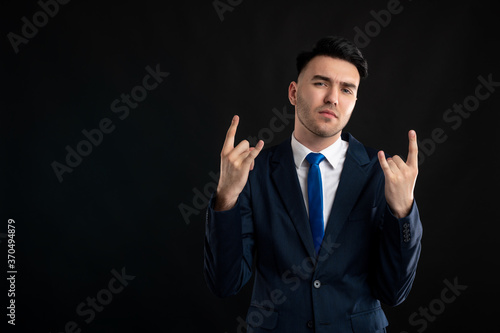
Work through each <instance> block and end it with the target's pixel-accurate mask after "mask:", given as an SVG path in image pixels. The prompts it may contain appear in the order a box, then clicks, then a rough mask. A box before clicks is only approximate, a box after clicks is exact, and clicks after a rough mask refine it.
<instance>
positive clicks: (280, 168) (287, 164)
mask: <svg viewBox="0 0 500 333" xmlns="http://www.w3.org/2000/svg"><path fill="white" fill-rule="evenodd" d="M290 140H291V137H289V139H288V140H285V141H284V142H283V143H281V144H280V145H279V146H278V147H277V148H276V151H275V154H274V156H273V157H272V160H271V163H272V166H271V167H272V168H273V170H272V174H271V178H272V179H273V182H274V185H275V186H276V188H277V189H278V192H279V194H280V197H281V200H282V201H283V204H284V205H285V208H286V210H287V211H288V215H289V216H290V219H291V220H292V222H293V224H294V226H295V229H296V230H297V233H298V234H299V236H300V238H301V240H302V243H303V245H304V247H305V249H306V251H307V253H308V256H309V257H312V258H314V257H315V256H316V253H315V252H316V251H315V250H314V243H313V238H312V234H311V228H310V226H309V218H308V217H307V211H306V207H305V204H304V198H303V197H302V191H301V189H300V184H299V179H298V177H297V170H296V169H295V162H294V160H293V152H292V146H291V144H290Z"/></svg>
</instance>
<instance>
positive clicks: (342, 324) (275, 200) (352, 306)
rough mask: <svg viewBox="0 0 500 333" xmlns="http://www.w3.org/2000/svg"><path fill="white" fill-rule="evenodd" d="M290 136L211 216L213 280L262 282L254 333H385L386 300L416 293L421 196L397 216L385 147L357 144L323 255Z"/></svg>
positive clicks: (229, 286) (226, 287)
mask: <svg viewBox="0 0 500 333" xmlns="http://www.w3.org/2000/svg"><path fill="white" fill-rule="evenodd" d="M290 139H291V137H290V138H289V139H287V140H285V141H284V142H283V143H281V144H279V145H277V146H274V147H270V148H267V149H264V150H263V151H261V153H260V154H259V156H258V157H257V158H256V160H255V167H254V169H253V170H252V171H251V172H250V174H249V179H248V182H247V184H246V186H245V188H244V190H243V191H242V193H241V194H240V195H239V198H238V201H237V203H236V206H235V207H233V208H232V209H230V210H227V211H221V212H218V211H214V210H213V205H214V200H215V194H213V195H212V197H211V199H210V202H209V206H208V209H207V216H206V234H205V270H204V272H205V279H206V281H207V284H208V286H209V288H210V289H211V290H212V292H213V293H215V294H216V295H218V296H221V297H225V296H229V295H234V294H236V293H237V292H238V291H239V290H240V289H241V288H242V287H243V286H244V285H245V284H246V283H247V282H248V280H249V279H250V277H251V275H252V268H255V282H254V287H253V294H252V299H251V302H250V306H249V310H248V313H247V318H246V322H247V323H248V325H249V327H248V331H249V332H271V331H272V332H287V333H289V332H329V333H333V332H342V333H346V332H385V327H386V326H387V325H388V322H387V319H386V317H385V315H384V312H383V310H382V309H381V305H380V302H383V303H385V304H388V305H390V306H395V305H397V304H399V303H401V302H402V301H403V300H404V299H405V298H406V297H407V295H408V293H409V291H410V288H411V285H412V283H413V280H414V277H415V273H416V269H417V262H418V258H419V255H420V247H421V245H420V240H421V236H422V225H421V222H420V218H419V213H418V209H417V206H416V203H415V202H414V203H413V206H412V209H411V212H410V214H409V215H408V216H407V217H404V218H401V219H397V218H396V217H394V215H393V214H392V213H391V211H390V208H389V207H388V205H387V203H386V200H385V196H384V184H385V179H384V174H383V172H382V169H381V168H380V164H379V162H378V158H377V151H376V150H373V149H370V148H367V147H365V146H363V145H362V144H361V143H360V142H358V141H357V140H356V139H355V138H354V137H353V136H351V135H350V134H348V133H343V134H342V139H343V140H347V141H348V142H349V148H348V150H347V156H346V159H345V162H344V167H343V171H342V174H341V177H340V182H339V186H338V189H337V193H336V196H335V200H334V203H333V207H332V212H331V215H330V217H329V220H328V224H327V227H326V230H325V236H324V239H323V243H322V245H321V248H320V251H319V254H318V255H316V253H315V251H314V244H313V239H312V234H311V230H310V227H309V219H308V216H307V212H306V208H305V204H304V199H303V197H302V192H301V190H300V185H299V181H298V177H297V172H296V169H295V164H294V160H293V153H292V148H291V144H290Z"/></svg>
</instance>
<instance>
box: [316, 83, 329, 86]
mask: <svg viewBox="0 0 500 333" xmlns="http://www.w3.org/2000/svg"><path fill="white" fill-rule="evenodd" d="M314 85H315V86H318V85H324V86H326V84H324V83H323V82H315V83H314Z"/></svg>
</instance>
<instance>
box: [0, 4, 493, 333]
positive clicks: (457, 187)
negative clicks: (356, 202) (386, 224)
mask: <svg viewBox="0 0 500 333" xmlns="http://www.w3.org/2000/svg"><path fill="white" fill-rule="evenodd" d="M61 1H62V0H61ZM62 2H64V1H62ZM44 3H45V2H44V0H42V1H41V4H44ZM47 3H48V5H44V6H45V7H46V8H47V11H48V12H49V14H50V15H49V14H44V12H41V13H40V11H42V10H43V9H42V5H41V4H40V3H37V2H36V1H34V0H33V1H23V2H21V1H13V0H7V1H4V2H3V3H2V5H1V7H2V8H1V10H0V13H1V14H0V15H1V26H2V30H1V31H2V39H1V40H2V41H1V73H0V74H1V77H2V89H1V99H0V100H1V102H0V103H1V104H0V106H1V126H2V127H1V131H0V135H1V136H2V140H1V158H0V160H1V164H0V166H1V174H2V178H1V180H2V183H1V185H2V191H1V196H2V197H1V203H2V204H1V214H0V215H1V220H0V232H1V234H0V241H2V243H1V244H0V248H1V251H2V254H1V255H0V257H1V258H4V259H2V263H1V267H2V268H1V271H2V273H1V276H8V274H7V273H6V272H7V271H8V270H9V268H8V267H7V258H6V257H7V251H8V247H7V245H8V243H7V241H8V239H9V238H8V237H6V234H7V225H8V219H13V220H14V221H15V226H16V229H15V232H16V233H15V242H16V243H15V245H16V247H15V251H16V252H15V260H16V262H15V265H16V266H15V268H16V270H17V274H16V283H15V285H16V287H15V289H16V295H15V301H16V326H15V327H13V326H11V325H8V327H9V329H10V331H16V332H17V331H18V332H27V331H35V330H36V332H64V331H65V329H66V331H68V332H70V331H75V332H77V331H78V329H81V332H200V331H205V332H220V333H224V332H228V333H229V332H238V331H239V332H242V330H241V328H238V325H239V322H238V318H244V317H245V313H246V309H247V306H248V303H249V297H250V292H251V284H249V285H247V286H246V287H245V288H244V289H243V290H242V292H241V293H240V294H238V295H237V296H234V297H230V298H227V299H218V298H216V297H215V296H213V295H212V294H211V293H210V292H209V290H208V289H207V287H206V284H205V282H204V278H203V235H204V216H205V213H204V211H205V210H204V209H205V206H206V201H207V195H208V193H210V191H212V190H213V189H214V188H215V183H216V178H217V172H218V169H219V158H220V156H219V153H220V149H221V146H222V143H223V140H224V136H225V132H226V129H227V127H228V126H229V123H230V120H231V117H232V115H233V114H238V115H240V117H241V121H240V127H239V128H238V133H237V140H238V141H239V140H242V139H246V138H250V140H254V139H252V138H251V137H257V136H260V138H262V139H265V140H266V145H267V146H272V145H274V144H277V143H279V142H281V141H282V140H284V139H285V138H287V137H288V136H289V135H290V134H291V131H292V130H293V120H291V119H290V115H292V114H293V110H294V109H293V107H292V106H291V105H290V104H289V102H288V98H287V88H288V85H289V83H290V81H292V80H295V78H296V70H295V57H296V54H297V53H298V52H299V51H302V50H306V49H310V48H311V46H312V44H313V43H314V42H315V41H316V40H318V39H319V38H320V37H323V36H325V35H342V36H345V37H347V38H350V39H354V40H355V41H356V43H357V44H358V46H360V48H361V49H362V51H363V53H364V54H365V56H366V58H367V60H368V62H369V70H370V75H369V77H368V78H367V79H366V80H365V81H363V82H362V83H361V86H360V91H359V96H358V97H359V99H358V103H357V105H356V108H355V112H354V114H353V116H352V118H351V121H350V123H349V125H348V128H347V131H349V132H351V133H352V134H353V135H354V136H355V137H356V138H357V139H358V140H360V141H361V142H363V143H365V144H366V145H368V146H371V147H375V148H379V149H384V150H385V151H387V152H388V153H391V154H402V155H403V156H406V154H407V145H408V143H407V142H408V140H407V131H408V130H409V129H412V128H413V129H415V130H416V131H417V133H418V138H419V140H420V145H421V152H420V158H421V161H422V163H421V166H420V173H419V177H418V181H417V187H416V190H415V194H416V199H417V201H418V203H419V207H420V212H421V218H422V221H423V225H424V237H423V251H422V255H421V259H420V265H419V269H418V272H417V276H416V280H415V283H414V287H413V290H412V292H411V294H410V296H409V298H408V299H407V300H406V302H405V303H403V304H402V305H400V306H398V307H396V308H386V312H387V315H388V318H389V322H390V326H389V332H397V333H400V332H408V333H410V332H417V331H420V332H423V331H426V332H429V333H430V332H471V331H475V332H479V331H482V332H485V331H496V330H498V328H497V327H498V324H497V318H496V315H497V311H496V310H497V307H494V306H491V305H490V304H491V303H492V301H493V304H496V303H495V302H494V301H495V300H496V298H498V296H499V292H498V283H497V280H498V279H497V274H496V269H497V268H498V264H497V263H498V259H497V257H496V255H494V253H496V252H497V251H496V247H495V246H494V245H495V241H496V240H497V239H498V231H499V227H498V214H495V212H496V209H495V208H496V207H495V205H494V201H493V199H494V198H495V199H497V198H498V192H497V191H498V180H499V177H498V173H497V172H496V171H497V167H496V160H497V157H496V155H497V149H496V148H497V144H498V140H497V133H496V131H497V128H498V119H499V117H498V115H497V112H498V106H499V95H500V91H499V90H500V87H498V85H499V84H496V83H495V82H498V81H500V72H499V66H498V64H497V59H498V52H497V51H496V49H497V48H498V46H497V44H498V38H497V35H498V15H497V14H495V10H494V8H493V7H492V6H491V5H490V4H489V3H488V2H487V1H462V2H453V4H444V3H442V2H440V3H437V2H436V1H424V0H418V1H416V0H415V1H411V0H401V2H395V1H394V0H381V1H371V2H370V3H368V2H363V3H362V2H360V1H273V2H269V1H250V0H243V1H241V0H221V1H218V2H212V1H210V0H207V1H186V2H183V1H175V2H165V1H163V2H160V1H121V2H120V3H119V4H116V5H111V4H109V3H104V2H97V1H71V2H68V3H65V4H59V5H58V6H57V7H58V8H56V6H55V5H54V3H55V2H54V1H47ZM214 3H215V4H216V5H217V6H218V8H219V12H220V13H218V12H217V10H216V9H215V7H214ZM492 3H493V2H492ZM388 14H390V16H389V15H388ZM23 17H25V19H23ZM33 21H35V23H36V24H37V25H38V27H37V26H36V25H35V26H31V27H30V25H31V24H33ZM27 22H28V23H27ZM360 31H361V32H360ZM23 33H24V35H25V36H28V37H29V38H26V37H23ZM22 38H24V39H22ZM16 49H17V50H16ZM16 51H17V52H16ZM148 66H149V70H148V69H146V68H147V67H148ZM154 71H157V74H156V76H157V80H155V79H154V78H152V77H146V75H148V73H149V72H154ZM166 73H168V75H167V74H166ZM145 77H146V81H145V84H146V86H147V87H148V88H150V90H146V89H145V88H144V86H143V85H144V82H143V79H144V78H145ZM487 81H490V83H489V84H485V82H487ZM495 90H497V91H495ZM122 94H124V95H123V96H125V95H127V94H128V95H133V96H135V99H136V101H134V99H133V98H134V97H131V99H130V100H129V103H130V104H129V106H127V104H126V103H127V102H126V101H121V98H122V97H121V96H122ZM125 98H126V96H125ZM115 100H118V101H116V102H114V101H115ZM464 104H465V105H464ZM461 105H464V106H463V107H462V111H457V110H459V108H460V107H461ZM453 108H455V111H453ZM127 109H128V111H129V112H128V113H127ZM449 109H452V110H451V111H449ZM100 126H101V127H102V128H101V129H99V131H100V132H101V133H102V134H101V135H99V133H98V132H97V130H95V129H98V128H99V127H100ZM102 130H104V131H106V132H108V133H103V132H102ZM82 131H83V132H82ZM85 131H86V132H85ZM84 133H87V135H88V136H91V137H92V138H93V139H92V140H93V141H94V143H95V144H92V143H91V141H90V140H89V139H87V138H86V136H85V134H84ZM92 135H93V136H92ZM85 141H87V142H85ZM71 150H75V151H77V153H78V150H79V151H80V153H81V154H80V155H86V156H80V157H81V160H79V159H78V157H76V156H70V157H69V163H70V164H71V165H72V166H73V167H71V166H69V165H68V162H67V161H66V158H67V155H68V151H71ZM70 155H71V154H70ZM54 166H56V167H57V169H58V170H59V172H60V173H62V174H61V175H60V178H58V176H57V175H56V172H55V170H54ZM70 170H71V172H69V171H70ZM496 201H497V200H495V202H496ZM116 275H123V276H122V280H123V281H122V283H120V282H119V281H120V280H118V279H116V277H115V276H116ZM2 280H3V284H1V287H2V290H1V291H0V294H1V295H2V301H1V302H2V303H1V304H2V305H1V307H0V308H2V309H3V310H2V312H4V313H2V314H1V318H2V324H6V322H7V320H8V319H9V318H8V317H7V316H6V314H7V312H8V311H9V310H7V309H6V307H7V306H8V302H9V301H10V299H12V297H8V296H7V292H8V289H9V284H7V283H6V281H7V280H6V278H2ZM445 280H446V281H447V282H445ZM449 284H451V285H453V284H455V285H457V284H458V285H460V287H458V289H457V287H455V289H456V290H455V293H453V291H451V290H449V291H447V290H446V288H448V289H449V287H447V286H448V285H449ZM465 286H466V287H465ZM443 295H444V297H445V298H443ZM92 298H95V299H96V300H97V301H96V302H97V303H96V305H95V310H90V309H92V307H91V304H90V303H89V302H92ZM426 308H429V310H425V309H426ZM78 310H79V312H77V311H78ZM425 311H427V313H428V314H427V315H426V314H425V313H424V312H425ZM412 318H413V319H412ZM72 322H74V323H72ZM495 325H496V326H495ZM2 331H3V330H2Z"/></svg>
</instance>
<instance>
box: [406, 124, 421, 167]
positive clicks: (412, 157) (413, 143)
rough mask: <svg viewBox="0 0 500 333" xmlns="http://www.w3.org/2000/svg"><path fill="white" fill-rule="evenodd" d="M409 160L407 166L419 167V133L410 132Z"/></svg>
mask: <svg viewBox="0 0 500 333" xmlns="http://www.w3.org/2000/svg"><path fill="white" fill-rule="evenodd" d="M408 140H409V141H410V142H409V144H408V158H407V160H406V164H408V165H411V166H414V167H418V144H417V133H416V132H415V131H414V130H410V131H409V132H408Z"/></svg>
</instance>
